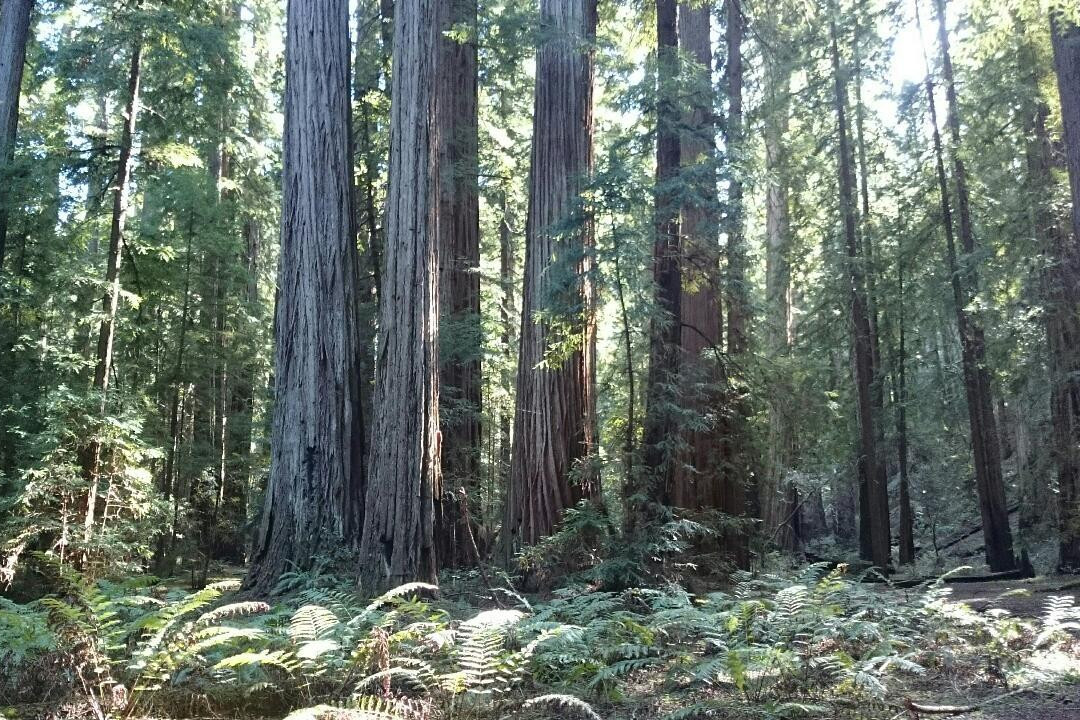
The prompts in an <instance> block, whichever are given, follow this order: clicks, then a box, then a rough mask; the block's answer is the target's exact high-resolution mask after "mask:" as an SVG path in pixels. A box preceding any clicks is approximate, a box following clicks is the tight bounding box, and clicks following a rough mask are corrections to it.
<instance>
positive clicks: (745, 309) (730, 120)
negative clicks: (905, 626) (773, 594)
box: [718, 0, 759, 568]
mask: <svg viewBox="0 0 1080 720" xmlns="http://www.w3.org/2000/svg"><path fill="white" fill-rule="evenodd" d="M726 10H727V13H726V14H727V27H726V28H725V39H726V43H727V64H726V67H725V70H726V84H727V100H728V116H727V136H726V150H727V176H728V197H727V215H726V217H725V222H724V227H725V230H726V232H727V288H726V289H727V311H728V312H727V351H728V355H729V357H730V358H731V360H732V364H731V368H730V371H729V377H730V379H731V380H732V381H733V382H730V383H729V388H728V394H729V398H730V399H729V402H728V404H729V405H730V408H729V409H726V413H725V414H726V419H727V422H726V423H725V425H726V427H725V428H724V430H723V438H722V441H721V443H720V455H721V457H722V459H723V460H722V462H723V467H724V469H725V473H726V477H725V479H724V482H723V483H722V484H721V492H720V501H719V505H718V506H719V508H720V509H721V510H722V511H723V512H724V513H726V514H727V515H730V516H732V517H744V516H745V515H746V514H747V510H748V507H747V504H748V502H747V501H748V500H749V502H750V504H751V505H752V506H753V507H754V514H755V515H757V514H759V509H758V508H757V505H758V497H757V492H758V491H757V487H756V485H755V484H754V483H755V482H756V479H755V474H754V472H753V468H752V463H751V455H750V453H751V449H750V422H749V420H750V412H751V410H750V407H749V404H748V402H747V400H746V397H745V381H744V378H743V372H744V367H743V360H744V358H745V356H746V355H747V353H748V351H749V348H750V343H749V328H748V325H749V322H750V294H749V291H748V287H747V283H746V270H747V260H746V233H745V228H744V224H745V220H744V216H745V214H746V210H745V208H744V207H743V205H744V203H743V174H744V173H745V167H744V149H743V145H744V143H745V138H744V132H743V54H742V52H743V50H742V44H743V36H744V32H745V27H744V20H743V5H742V0H726ZM721 540H722V542H723V544H724V546H725V551H726V552H727V553H728V554H729V555H730V557H731V558H732V559H733V561H734V562H735V564H736V565H737V566H738V567H742V568H746V567H748V566H749V546H748V544H747V540H748V538H747V533H746V532H744V531H742V529H739V530H737V531H728V532H725V533H724V535H723V537H722V539H721Z"/></svg>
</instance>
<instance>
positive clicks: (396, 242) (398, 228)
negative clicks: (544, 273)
mask: <svg viewBox="0 0 1080 720" xmlns="http://www.w3.org/2000/svg"><path fill="white" fill-rule="evenodd" d="M438 40H439V29H438V16H437V6H436V1H435V0H411V1H410V2H402V3H399V4H398V6H397V7H396V8H395V12H394V36H393V67H394V72H393V79H392V81H391V83H392V84H391V95H390V98H391V99H390V186H389V188H388V191H387V204H386V258H385V265H384V272H383V277H382V283H383V284H382V292H381V297H382V303H381V307H380V308H379V340H378V347H379V357H378V362H377V368H376V377H375V398H374V403H373V408H374V413H375V415H374V420H373V423H372V431H371V461H370V464H369V472H368V485H367V496H366V503H365V505H366V517H365V521H364V533H363V541H362V542H361V545H360V579H361V587H362V588H363V590H364V592H366V593H377V592H380V591H383V590H386V589H388V588H390V587H394V586H397V585H400V584H402V583H406V582H411V581H414V580H422V581H427V582H434V581H435V579H436V576H435V574H436V570H437V564H438V559H437V555H436V548H435V538H434V530H435V498H437V497H439V496H440V494H441V484H442V482H441V481H442V478H441V472H440V464H439V459H440V450H439V443H440V435H439V345H438V343H439V265H438V263H439V237H438V232H439V203H438V197H437V192H438V183H437V178H436V172H437V166H438V163H437V155H438V147H439V139H438V127H437V120H436V95H437V93H438V89H437V80H438V62H437V58H438V53H439V51H438Z"/></svg>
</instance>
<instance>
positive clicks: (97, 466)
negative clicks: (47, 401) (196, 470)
mask: <svg viewBox="0 0 1080 720" xmlns="http://www.w3.org/2000/svg"><path fill="white" fill-rule="evenodd" d="M142 51H143V48H142V42H141V41H140V40H136V41H135V44H134V45H133V46H132V49H131V65H130V67H129V70H128V100H127V106H126V107H125V110H124V112H125V115H124V118H125V120H124V128H123V131H122V132H121V134H120V155H119V157H118V158H117V161H116V179H115V181H114V182H115V185H114V187H113V209H112V224H111V226H110V228H109V259H108V265H106V268H105V297H104V298H103V300H102V308H103V311H104V312H103V315H102V318H101V324H100V325H99V327H98V342H97V363H96V365H95V366H94V389H95V390H96V391H97V392H98V393H100V395H101V405H100V410H101V416H102V417H104V415H105V396H106V393H107V392H108V389H109V377H110V375H111V374H112V363H113V339H114V337H115V335H116V312H117V309H118V307H119V305H120V257H121V251H122V249H123V245H124V221H125V218H126V216H127V205H128V181H129V180H130V178H131V151H132V144H133V142H134V138H135V127H136V124H137V122H138V117H139V88H140V83H141V80H142ZM80 455H81V458H80V459H81V465H82V473H83V478H84V479H85V480H86V482H87V491H86V504H85V509H86V513H85V515H84V517H83V539H84V541H87V542H88V541H89V540H90V537H91V535H92V534H93V528H94V520H95V513H96V506H97V494H98V480H99V477H100V475H101V442H100V441H99V439H98V438H97V437H96V436H95V437H94V438H92V439H91V441H90V443H89V445H87V447H86V448H84V449H83V450H82V452H81V453H80Z"/></svg>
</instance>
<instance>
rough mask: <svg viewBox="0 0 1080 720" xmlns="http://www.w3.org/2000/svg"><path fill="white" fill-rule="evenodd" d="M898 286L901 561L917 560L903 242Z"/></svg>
mask: <svg viewBox="0 0 1080 720" xmlns="http://www.w3.org/2000/svg"><path fill="white" fill-rule="evenodd" d="M897 255H898V257H897V265H896V285H897V292H898V295H899V307H898V308H897V330H898V340H897V346H896V355H895V356H894V357H893V361H892V369H893V378H894V380H895V385H894V386H895V390H896V393H895V400H894V402H893V406H894V407H895V408H896V453H897V460H898V461H899V467H900V564H901V565H912V564H914V562H915V512H914V509H913V507H912V502H911V479H910V477H909V471H908V431H907V328H906V327H905V325H906V321H907V318H906V316H905V307H904V257H903V244H902V241H901V246H900V247H899V248H898V250H897Z"/></svg>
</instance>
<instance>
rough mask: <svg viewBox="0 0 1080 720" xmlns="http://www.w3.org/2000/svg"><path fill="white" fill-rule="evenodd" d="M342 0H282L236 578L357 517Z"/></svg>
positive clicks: (333, 541) (267, 569)
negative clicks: (247, 510) (266, 288)
mask: <svg viewBox="0 0 1080 720" xmlns="http://www.w3.org/2000/svg"><path fill="white" fill-rule="evenodd" d="M348 12H349V8H348V2H347V0H290V2H289V6H288V16H287V20H286V41H285V77H286V91H285V137H284V159H283V160H284V167H283V177H282V186H283V200H282V215H281V257H280V263H279V266H278V299H277V310H276V318H275V323H274V327H275V340H276V350H275V357H274V360H275V366H274V367H275V375H274V380H275V404H274V417H273V426H272V430H271V445H272V455H271V460H270V477H269V481H268V484H267V487H266V496H265V504H264V508H263V513H262V519H261V522H260V525H259V531H258V538H257V540H256V543H255V548H254V557H253V562H252V565H251V569H250V570H249V571H248V576H247V579H246V580H245V585H246V586H247V587H249V588H252V589H254V590H255V591H256V592H260V593H265V592H268V591H269V590H270V589H272V588H273V586H274V584H275V582H276V581H277V578H278V577H279V576H280V575H281V573H282V572H284V571H285V570H286V569H289V568H290V567H299V568H306V567H309V566H310V565H311V562H312V560H313V559H314V558H315V557H316V556H317V555H319V554H321V553H329V552H332V551H334V550H336V549H338V548H340V547H350V546H351V547H355V546H356V544H357V541H358V539H359V533H360V526H361V522H362V521H363V517H364V504H363V500H364V494H363V490H364V483H363V477H364V475H363V473H364V465H363V460H364V458H363V438H364V430H363V421H362V418H361V412H360V388H359V384H360V381H361V379H360V372H359V362H360V351H361V348H360V347H359V343H358V339H357V338H358V324H357V308H358V302H359V297H358V267H359V266H358V263H359V260H358V253H357V248H356V238H355V233H354V232H353V214H352V213H353V207H352V203H353V199H352V197H353V196H352V154H351V148H350V112H351V110H350V96H349V70H350V68H349V30H348V27H349V16H348Z"/></svg>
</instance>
